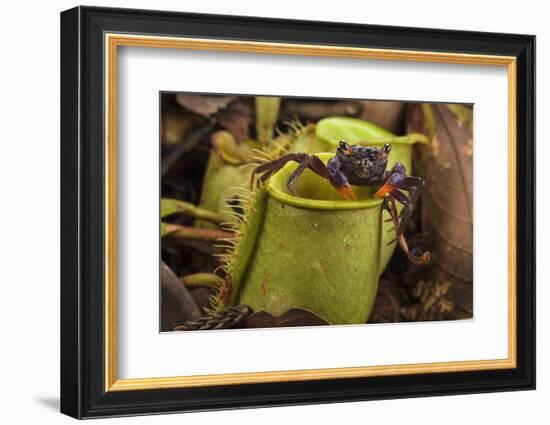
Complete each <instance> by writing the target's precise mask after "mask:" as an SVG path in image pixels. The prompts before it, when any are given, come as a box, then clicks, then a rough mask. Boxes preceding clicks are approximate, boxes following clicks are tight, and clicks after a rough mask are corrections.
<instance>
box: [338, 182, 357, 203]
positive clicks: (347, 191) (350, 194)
mask: <svg viewBox="0 0 550 425" xmlns="http://www.w3.org/2000/svg"><path fill="white" fill-rule="evenodd" d="M338 192H340V195H342V197H343V198H344V199H348V200H350V201H355V200H356V199H357V197H356V196H355V192H354V191H353V189H352V188H351V186H350V185H349V184H347V185H345V186H340V187H339V188H338Z"/></svg>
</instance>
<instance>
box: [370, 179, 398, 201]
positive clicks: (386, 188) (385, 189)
mask: <svg viewBox="0 0 550 425" xmlns="http://www.w3.org/2000/svg"><path fill="white" fill-rule="evenodd" d="M393 189H395V188H394V187H393V185H392V184H391V183H390V182H389V181H388V182H386V183H384V185H382V186H380V188H379V189H378V190H377V191H376V193H375V194H374V197H375V198H383V197H384V196H386V194H387V193H390V192H391V191H392V190H393Z"/></svg>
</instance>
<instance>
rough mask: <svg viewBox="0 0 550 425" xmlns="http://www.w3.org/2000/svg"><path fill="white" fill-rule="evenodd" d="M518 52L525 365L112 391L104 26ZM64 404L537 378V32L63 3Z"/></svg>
mask: <svg viewBox="0 0 550 425" xmlns="http://www.w3.org/2000/svg"><path fill="white" fill-rule="evenodd" d="M106 32H113V33H134V34H149V35H166V36H179V37H196V38H214V39H227V40H252V41H266V42H281V43H297V44H320V45H332V46H342V47H344V46H346V47H350V46H351V47H370V48H384V49H400V50H422V51H434V52H450V53H478V54H485V55H506V56H515V57H516V58H517V368H515V369H505V370H489V371H478V372H453V373H431V374H417V375H407V376H385V377H370V378H347V379H331V380H319V381H304V382H284V383H283V382H281V383H262V384H242V385H233V386H215V387H203V388H177V389H168V390H143V391H123V392H105V391H104V366H105V364H104V353H105V350H104V348H105V344H104V270H105V269H104V267H105V264H104V232H103V231H104V225H105V223H104V206H105V205H104V172H105V164H104V154H105V153H104V146H103V137H104V133H103V130H104V100H105V99H104V90H103V89H104V69H103V65H104V53H105V52H104V34H105V33H106ZM61 117H62V122H61V164H62V165H61V194H62V197H61V258H62V260H61V306H62V310H61V411H62V412H63V413H66V414H68V415H71V416H74V417H77V418H89V417H101V416H120V415H135V414H146V413H163V412H176V411H198V410H216V409H227V408H242V407H260V406H274V405H294V404H313V403H326V402H343V401H353V400H370V399H386V398H404V397H418V396H430V395H449V394H465V393H481V392H492V391H510V390H522V389H534V387H535V134H534V129H535V37H534V36H529V35H518V34H498V33H480V32H468V31H450V30H432V29H420V28H405V27H388V26H373V25H357V24H342V23H327V22H314V21H293V20H282V19H264V18H251V17H239V16H220V15H203V14H187V13H176V12H160V11H144V10H132V9H109V8H93V7H77V8H74V9H71V10H68V11H66V12H63V13H62V14H61Z"/></svg>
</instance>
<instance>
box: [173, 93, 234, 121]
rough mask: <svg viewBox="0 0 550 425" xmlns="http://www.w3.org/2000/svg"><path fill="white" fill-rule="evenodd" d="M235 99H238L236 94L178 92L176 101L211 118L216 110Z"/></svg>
mask: <svg viewBox="0 0 550 425" xmlns="http://www.w3.org/2000/svg"><path fill="white" fill-rule="evenodd" d="M234 99H236V98H235V97H234V96H210V95H200V94H199V95H190V94H178V95H177V96H176V101H177V102H178V103H179V104H180V105H181V106H183V107H185V108H187V109H188V110H190V111H192V112H195V113H197V114H199V115H202V116H203V117H205V118H210V117H211V116H212V115H214V114H215V113H216V112H218V111H219V110H221V109H223V108H225V107H226V106H227V105H228V104H229V103H230V102H231V101H233V100H234Z"/></svg>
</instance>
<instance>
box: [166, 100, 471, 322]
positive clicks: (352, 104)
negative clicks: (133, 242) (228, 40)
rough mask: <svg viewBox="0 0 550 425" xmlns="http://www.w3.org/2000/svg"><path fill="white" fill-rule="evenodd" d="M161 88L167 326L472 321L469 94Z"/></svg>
mask: <svg viewBox="0 0 550 425" xmlns="http://www.w3.org/2000/svg"><path fill="white" fill-rule="evenodd" d="M160 97H161V102H160V104H161V111H160V120H161V126H160V127H161V134H160V150H161V169H160V176H161V200H160V217H159V222H160V237H161V264H160V277H161V306H160V309H161V311H160V316H161V331H162V332H172V331H197V330H200V331H206V330H221V329H246V328H273V327H292V326H318V325H359V324H368V323H388V322H421V321H434V320H437V321H440V320H463V319H471V318H472V317H473V285H474V282H473V273H472V261H473V236H472V229H473V227H472V216H473V214H472V190H473V187H472V185H473V176H472V164H473V133H472V128H473V122H472V121H473V105H466V104H450V103H449V104H444V103H415V102H402V101H382V100H357V99H327V98H302V97H276V96H254V95H232V94H208V93H176V92H162V93H161V94H160Z"/></svg>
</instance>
